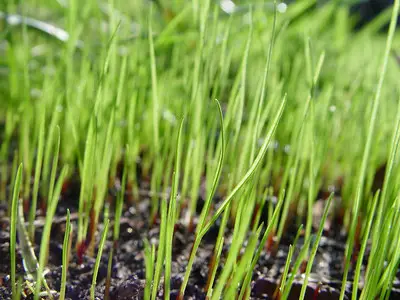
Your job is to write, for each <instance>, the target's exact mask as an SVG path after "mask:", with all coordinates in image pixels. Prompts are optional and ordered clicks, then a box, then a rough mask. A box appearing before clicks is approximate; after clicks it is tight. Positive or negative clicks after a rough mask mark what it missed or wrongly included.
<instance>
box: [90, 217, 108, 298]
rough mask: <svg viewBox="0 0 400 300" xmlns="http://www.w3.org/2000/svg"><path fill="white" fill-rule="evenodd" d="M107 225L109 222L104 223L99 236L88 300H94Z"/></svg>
mask: <svg viewBox="0 0 400 300" xmlns="http://www.w3.org/2000/svg"><path fill="white" fill-rule="evenodd" d="M109 223H110V220H106V221H105V223H104V229H103V233H102V234H101V240H100V243H99V250H98V251H97V256H96V262H95V264H94V269H93V277H92V285H91V286H90V300H94V299H95V297H94V295H95V294H94V293H95V289H96V282H97V274H98V273H99V267H100V261H101V256H102V254H103V248H104V244H105V243H106V239H107V233H108V225H109Z"/></svg>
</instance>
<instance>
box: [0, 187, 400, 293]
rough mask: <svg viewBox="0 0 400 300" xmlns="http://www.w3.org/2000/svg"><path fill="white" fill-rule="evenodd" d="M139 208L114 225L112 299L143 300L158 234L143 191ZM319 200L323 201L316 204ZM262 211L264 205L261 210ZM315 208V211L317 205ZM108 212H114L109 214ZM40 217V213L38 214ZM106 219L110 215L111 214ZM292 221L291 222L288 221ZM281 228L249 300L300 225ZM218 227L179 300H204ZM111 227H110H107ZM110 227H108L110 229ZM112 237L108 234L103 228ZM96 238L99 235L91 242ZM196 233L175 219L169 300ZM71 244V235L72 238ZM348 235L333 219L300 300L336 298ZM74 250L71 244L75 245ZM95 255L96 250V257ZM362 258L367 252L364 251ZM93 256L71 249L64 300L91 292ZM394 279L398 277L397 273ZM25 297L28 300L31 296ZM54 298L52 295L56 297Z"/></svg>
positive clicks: (55, 283)
mask: <svg viewBox="0 0 400 300" xmlns="http://www.w3.org/2000/svg"><path fill="white" fill-rule="evenodd" d="M78 187H79V185H77V183H75V184H70V185H69V188H68V189H64V192H63V194H62V198H61V199H60V202H59V207H58V208H57V216H56V217H55V219H54V220H53V227H52V232H51V241H50V256H49V262H48V267H47V269H46V272H47V273H46V280H47V283H48V284H49V286H50V288H51V289H53V290H55V291H59V290H60V285H61V265H62V241H63V237H64V231H65V213H66V209H67V208H69V209H70V210H71V219H72V222H73V223H74V227H75V228H76V222H77V210H78V207H77V203H78V201H77V199H78V195H79V188H78ZM113 195H114V196H115V190H114V191H110V197H113ZM141 195H142V196H141V199H140V201H138V202H137V203H138V204H133V205H130V206H129V207H125V208H124V212H123V215H122V217H121V222H120V238H119V241H118V246H117V248H116V251H115V252H114V256H113V268H112V276H111V285H110V291H109V292H110V293H109V295H110V299H111V300H124V299H142V298H143V292H144V283H145V267H144V256H143V249H144V244H143V240H144V239H145V238H147V239H148V240H149V241H150V242H151V243H155V244H157V240H158V236H159V229H158V228H159V220H156V222H155V224H154V225H153V226H151V227H150V226H149V222H148V220H149V212H150V207H149V206H150V199H149V197H147V196H146V192H143V193H141ZM321 201H323V200H321ZM198 202H199V207H198V209H199V211H200V210H201V207H202V203H203V202H204V199H203V197H201V196H200V199H199V201H198ZM265 207H267V205H266V206H265ZM316 210H317V207H316ZM111 211H112V209H111ZM6 212H7V206H6V205H0V257H1V259H0V300H1V299H10V294H11V287H10V279H9V274H10V266H9V261H10V254H9V221H8V218H7V213H6ZM38 215H39V216H40V215H42V213H41V212H40V211H38ZM262 215H263V218H262V221H267V220H266V218H267V214H266V212H264V213H263V214H262ZM43 219H44V218H43V216H42V217H39V218H38V219H37V221H36V236H35V241H34V247H35V252H36V255H37V256H38V254H39V253H38V246H37V245H39V244H40V239H41V232H42V228H43ZM111 220H112V216H111ZM292 221H293V222H292ZM292 221H291V222H289V224H291V225H290V226H288V227H287V228H286V231H285V234H284V236H283V238H282V240H281V242H280V244H279V247H278V248H276V249H275V250H274V249H273V247H270V248H269V249H268V248H267V247H266V248H265V249H264V251H263V253H262V255H261V257H260V259H259V261H258V263H257V265H256V267H255V270H254V272H253V278H252V284H251V299H274V295H276V292H277V288H278V286H279V280H280V277H281V274H282V272H283V269H284V265H285V262H286V257H287V253H288V250H289V245H290V244H291V243H293V240H294V237H295V234H296V232H297V229H298V226H297V225H296V224H298V225H299V224H300V222H302V221H303V220H297V222H296V221H295V220H292ZM218 224H219V223H218V222H216V224H215V225H214V226H213V227H212V228H211V229H210V231H209V232H208V233H207V234H206V236H205V237H204V239H203V242H202V244H201V246H200V248H199V250H198V253H197V258H196V260H195V262H194V265H193V269H192V273H191V277H190V280H189V284H188V286H187V289H186V293H185V297H184V298H185V299H205V295H206V292H205V291H204V288H205V285H206V283H207V277H208V266H209V263H210V259H211V256H212V253H213V251H214V242H215V239H216V237H217V234H218ZM111 226H113V223H112V222H111ZM110 228H112V227H110ZM101 230H102V225H99V228H98V232H101ZM109 232H111V230H109ZM230 234H231V229H228V232H227V233H226V236H227V237H229V235H230ZM97 238H99V237H97ZM193 239H194V235H193V233H190V232H188V226H187V225H186V223H184V222H183V220H180V221H179V222H178V223H177V225H176V228H175V235H174V245H173V263H172V279H171V294H170V296H171V299H176V298H177V296H178V293H179V288H180V285H181V282H182V279H183V275H184V272H185V269H186V265H187V260H188V257H189V254H190V250H191V247H192V243H193ZM73 241H75V237H74V238H73ZM303 242H304V238H303V237H302V236H300V238H299V242H298V244H297V245H296V251H295V253H294V258H295V256H296V255H297V253H298V252H299V250H300V248H301V246H302V245H303ZM345 242H346V236H345V235H344V234H342V232H341V225H340V220H338V219H334V220H331V225H330V228H329V230H326V231H324V235H323V237H322V239H321V242H320V246H319V249H318V252H317V255H316V257H315V262H314V266H313V269H312V273H311V275H310V279H309V285H308V287H307V292H306V297H305V299H311V300H318V299H339V294H340V287H341V279H342V272H343V261H344V255H343V253H344V250H345ZM112 246H113V243H112V241H111V238H109V239H108V241H107V242H106V244H105V248H104V251H103V256H102V260H101V264H100V269H99V273H98V278H97V287H96V299H104V293H105V281H106V276H107V263H108V255H109V251H110V249H111V247H112ZM73 247H74V245H73ZM228 252H229V245H226V246H225V247H224V248H223V252H222V264H223V260H224V257H226V255H227V253H228ZM94 253H97V249H95V252H94ZM366 255H368V251H367V253H366ZM94 262H95V258H93V257H89V256H88V255H86V254H84V255H83V256H82V257H78V256H77V254H76V252H75V251H74V252H73V254H72V257H71V260H70V265H69V269H68V277H67V290H66V297H67V299H72V300H75V299H89V289H90V285H91V281H92V274H93V267H94ZM17 274H19V275H20V276H23V274H24V269H23V264H22V258H21V254H20V253H19V251H17ZM352 276H353V274H352V273H351V272H350V273H349V277H348V284H347V289H346V297H345V298H346V299H350V298H351V290H352V279H353V278H352ZM398 278H400V274H398ZM301 286H302V279H301V275H299V276H298V277H297V278H296V280H295V281H294V283H293V286H292V289H291V293H290V295H289V299H298V297H299V295H300V290H301ZM27 294H28V296H27V297H26V299H33V297H32V295H29V292H27ZM56 298H57V297H56ZM159 299H163V288H162V286H160V290H159ZM391 299H400V281H399V280H396V282H395V283H394V286H393V290H392V294H391Z"/></svg>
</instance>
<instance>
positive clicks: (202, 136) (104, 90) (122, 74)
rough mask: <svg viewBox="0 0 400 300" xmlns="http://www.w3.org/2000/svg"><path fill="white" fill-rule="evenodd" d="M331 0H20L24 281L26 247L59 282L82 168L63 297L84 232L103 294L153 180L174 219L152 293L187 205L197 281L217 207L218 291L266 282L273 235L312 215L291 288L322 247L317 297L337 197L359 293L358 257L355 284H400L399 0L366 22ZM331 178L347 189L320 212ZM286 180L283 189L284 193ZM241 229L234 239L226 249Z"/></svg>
mask: <svg viewBox="0 0 400 300" xmlns="http://www.w3.org/2000/svg"><path fill="white" fill-rule="evenodd" d="M315 3H316V1H315V0H304V1H295V2H294V3H291V4H289V5H288V7H287V9H286V10H285V9H284V8H285V6H282V5H281V6H280V9H279V10H276V9H274V7H275V6H274V5H273V4H271V3H264V4H260V3H258V4H257V5H247V4H246V3H243V4H242V6H241V7H240V9H237V12H236V13H232V14H227V13H226V12H224V11H223V10H221V7H220V5H219V4H218V1H210V0H204V1H202V0H192V1H186V0H175V1H155V4H154V3H153V4H152V1H121V0H108V1H94V0H88V1H77V0H69V1H62V0H58V1H47V0H30V1H23V2H21V3H19V2H18V1H6V3H5V4H4V5H3V7H2V11H1V12H0V22H1V23H0V28H1V32H0V95H1V100H0V122H1V123H0V126H1V127H0V143H1V146H0V162H1V163H0V202H4V203H7V204H8V207H9V216H10V229H9V230H10V251H11V257H12V259H11V262H10V264H11V281H12V293H13V295H14V297H15V298H17V294H18V290H19V289H20V288H21V282H20V284H17V276H16V274H15V273H16V272H15V251H16V248H18V249H20V251H21V252H22V255H23V258H24V260H25V265H24V266H25V271H26V279H27V280H28V281H29V282H30V283H31V286H30V287H31V290H32V292H33V293H34V294H35V297H36V299H39V297H42V296H43V297H47V296H48V297H53V296H52V295H54V291H52V287H51V286H50V287H49V286H48V285H47V283H46V278H45V276H44V275H43V274H44V273H43V272H44V270H45V268H46V262H47V255H48V245H49V237H50V230H51V225H52V224H51V222H52V219H53V217H54V215H55V212H56V208H57V205H58V201H59V198H60V195H61V194H62V189H63V184H64V183H65V182H66V181H67V180H68V179H69V178H79V181H80V190H79V191H80V192H79V193H80V194H79V199H76V201H77V202H78V203H79V214H78V220H77V222H76V223H74V224H71V222H70V218H69V213H68V217H67V229H66V232H65V239H64V245H63V266H64V267H63V280H62V282H63V286H62V289H61V291H57V292H59V296H60V299H63V298H64V294H65V284H66V282H68V268H67V267H68V263H69V260H70V255H71V252H74V251H83V250H82V249H83V248H87V249H85V251H87V253H89V255H92V256H95V257H97V259H96V264H95V269H94V271H93V281H92V287H93V288H92V290H91V298H92V299H94V287H95V286H96V276H97V272H98V266H99V264H100V258H101V254H102V251H103V245H104V243H105V240H106V239H110V240H114V241H118V236H119V227H118V224H119V222H118V220H119V218H120V216H121V212H122V210H123V207H124V205H125V206H126V207H127V206H129V205H137V202H138V201H140V200H141V196H140V194H141V190H142V189H143V188H146V189H147V190H148V191H149V195H150V197H151V206H150V211H149V219H148V220H149V223H150V224H152V223H153V222H154V221H155V220H156V219H157V218H160V220H161V221H160V236H159V243H157V244H150V242H148V241H145V249H144V253H145V258H144V259H145V265H146V283H145V291H144V296H145V298H146V299H155V298H156V295H157V291H158V289H159V288H160V287H161V285H162V286H163V288H164V291H165V297H166V299H168V298H169V288H170V287H169V286H170V278H171V263H172V248H171V247H172V241H173V239H174V225H175V223H176V222H177V221H178V220H179V219H181V220H182V221H183V222H184V224H186V226H187V230H188V231H189V232H192V233H193V235H195V239H194V244H193V250H192V252H191V254H190V257H188V258H187V259H188V267H187V271H186V274H185V277H184V280H183V284H182V286H181V290H180V297H181V299H184V293H185V288H186V284H187V283H188V280H189V277H190V272H191V267H192V264H193V262H194V260H195V259H196V250H197V249H198V247H199V245H200V244H201V242H202V238H203V237H204V235H205V234H206V233H207V231H208V230H209V229H210V227H211V226H212V225H213V224H214V223H215V222H216V221H217V219H220V220H221V221H220V225H219V234H218V238H217V240H216V241H215V250H214V256H213V258H212V260H213V264H212V266H213V269H212V271H211V272H210V274H211V275H210V278H209V279H210V280H209V282H208V284H207V286H208V289H207V290H206V291H205V292H206V293H207V296H208V297H209V298H210V299H220V298H221V297H223V298H224V299H234V297H235V296H238V297H239V298H240V299H245V298H248V297H249V296H250V294H249V292H250V286H251V279H252V271H253V269H254V266H255V264H256V263H257V260H258V258H259V256H260V255H262V253H263V251H264V246H265V244H266V243H267V240H269V239H272V240H273V243H274V245H275V246H274V247H279V243H280V240H281V238H282V236H283V235H284V232H285V229H286V226H285V225H286V224H287V223H288V222H295V223H296V222H297V225H298V227H299V228H300V229H299V231H298V235H297V236H299V235H304V239H305V243H304V244H303V246H302V248H301V251H299V253H297V254H296V255H294V251H293V248H291V251H289V254H288V258H287V265H286V267H285V270H284V273H283V274H282V279H281V286H280V291H279V293H280V299H286V297H287V296H288V294H289V292H290V289H291V285H292V283H293V281H294V279H295V276H296V274H297V273H298V272H299V270H300V266H301V264H302V263H303V262H304V261H308V263H307V267H306V269H305V270H304V277H303V279H304V284H303V289H302V291H301V295H302V296H301V297H304V293H305V288H306V286H307V281H308V276H309V274H310V272H311V267H312V265H313V258H314V256H315V253H316V251H317V247H318V242H319V240H320V238H321V236H322V234H323V228H324V222H325V221H326V219H329V218H330V219H332V218H333V215H334V214H342V215H343V230H344V231H345V232H346V233H347V237H348V238H347V248H346V253H345V261H344V262H343V263H344V272H343V285H342V289H341V297H342V298H343V297H344V292H345V288H346V283H347V274H348V272H349V270H350V269H351V270H354V272H355V273H354V274H355V280H354V282H355V283H356V284H354V285H353V293H352V297H353V298H354V299H356V298H357V297H361V299H374V298H375V297H381V298H380V299H385V297H388V296H389V294H390V291H391V284H392V282H393V279H394V278H395V276H396V272H397V269H398V264H399V261H400V260H399V259H400V251H399V249H400V222H399V218H400V202H399V201H400V199H399V196H400V194H399V188H400V172H397V171H396V170H398V168H399V154H398V145H399V139H400V84H399V83H400V82H399V78H400V65H399V64H398V61H396V56H397V55H398V54H397V53H398V52H399V53H400V36H399V33H398V32H395V23H396V16H397V15H398V11H399V1H398V0H396V1H395V4H394V7H392V8H390V9H388V10H387V11H385V12H384V13H383V14H382V15H380V16H379V17H378V18H377V19H375V20H374V21H372V22H371V23H369V24H368V25H367V26H365V27H363V28H362V29H361V30H359V31H357V32H355V31H353V30H352V27H353V24H354V23H355V19H354V16H350V15H349V9H348V6H347V5H346V4H344V3H341V2H340V1H330V2H328V3H325V4H324V5H317V6H316V5H315ZM391 16H392V18H391ZM390 20H391V21H390ZM389 21H390V28H389V31H388V34H385V33H386V31H385V32H384V33H383V32H382V31H381V28H382V26H383V25H385V24H387V23H388V22H389ZM396 49H397V50H396ZM396 51H398V52H396ZM397 58H398V56H397ZM215 99H217V101H215ZM384 164H385V165H386V168H385V176H384V181H383V185H382V186H381V187H379V189H378V191H376V189H374V177H375V173H376V170H377V169H378V168H379V167H380V166H382V165H384ZM121 166H122V171H121ZM142 181H143V182H146V183H148V185H147V186H146V185H143V184H142ZM115 185H118V186H120V188H119V192H118V195H117V197H116V200H115V201H113V203H109V202H111V200H110V199H111V198H110V197H109V195H108V190H109V187H110V186H115ZM143 186H145V187H143ZM319 191H330V192H334V191H336V192H335V193H332V194H331V195H330V196H329V198H328V200H327V201H326V203H327V204H326V205H325V206H324V207H325V209H324V212H323V214H322V213H321V215H320V216H319V218H318V219H316V216H315V215H314V214H313V211H314V209H313V208H314V206H315V203H316V201H317V200H318V195H319V194H320V193H319ZM201 193H204V194H205V199H206V200H205V202H204V205H203V206H202V211H201V213H200V214H198V213H197V212H196V207H197V204H198V203H197V201H198V198H199V194H201ZM127 195H129V197H128V196H127ZM217 196H218V197H217ZM272 196H275V197H276V198H277V201H276V204H273V203H272V201H267V200H268V199H271V198H272ZM220 198H222V200H220V201H218V202H216V199H220ZM19 199H21V201H19ZM22 203H25V204H26V205H25V208H28V209H25V211H23V208H22V205H23V204H22ZM109 204H111V205H109ZM264 205H266V206H268V219H267V220H263V219H262V217H261V211H262V208H263V207H264ZM39 208H40V209H41V215H40V216H38V215H37V212H38V209H39ZM110 209H112V211H110ZM44 210H45V211H44ZM111 217H112V219H113V220H115V222H114V223H113V224H114V225H113V227H111V226H109V221H108V219H109V218H111ZM24 218H27V222H26V223H25V221H24ZM37 218H45V225H44V228H43V236H42V241H41V244H40V255H39V257H38V258H36V256H35V254H34V253H32V250H31V248H32V245H31V242H32V240H33V236H34V234H35V226H34V222H35V220H36V219H37ZM101 220H104V222H103V221H101ZM262 222H264V223H262ZM313 222H314V223H315V222H316V223H317V224H319V226H317V227H318V230H315V228H314V229H313ZM103 223H104V224H103ZM302 223H304V226H302V225H301V224H302ZM110 224H111V223H110ZM259 224H261V225H259ZM227 228H231V230H232V236H231V237H230V238H229V239H225V237H224V235H225V231H226V229H227ZM111 231H112V234H111ZM17 232H18V245H17V242H16V236H17ZM72 232H76V239H72V237H73V236H74V237H75V234H74V235H73V234H72ZM296 241H297V238H296V239H295V240H294V241H293V247H295V246H296ZM226 243H230V250H229V253H228V254H227V255H226V257H221V253H222V248H223V246H224V244H226ZM114 244H115V245H117V243H114ZM367 247H369V256H368V262H367V264H366V265H365V264H364V265H363V259H365V257H364V254H365V252H366V249H367ZM96 249H98V252H97V253H95V250H96ZM354 249H357V253H356V254H354V253H353V250H354ZM112 251H113V250H112ZM112 251H111V252H110V253H109V257H110V258H111V257H112V255H113V252H112ZM239 254H240V255H239ZM352 258H354V259H352ZM219 265H223V269H222V271H220V272H217V267H218V266H219ZM110 270H111V259H110V260H109V272H110ZM361 274H363V276H361ZM28 275H29V276H28ZM360 277H363V280H362V281H361V279H360ZM227 282H229V284H227ZM357 287H360V288H361V289H362V292H361V295H359V294H358V295H357V292H358V290H357Z"/></svg>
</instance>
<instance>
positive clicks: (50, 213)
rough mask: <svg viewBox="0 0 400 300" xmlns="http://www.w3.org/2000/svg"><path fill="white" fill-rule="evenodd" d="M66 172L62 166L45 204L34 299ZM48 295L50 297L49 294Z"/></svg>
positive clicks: (41, 276) (40, 280)
mask: <svg viewBox="0 0 400 300" xmlns="http://www.w3.org/2000/svg"><path fill="white" fill-rule="evenodd" d="M67 174H68V166H64V167H63V168H62V170H61V173H60V176H59V177H58V180H57V183H56V186H55V188H54V192H53V199H51V200H49V205H48V206H47V212H46V220H45V223H44V227H43V233H42V240H41V242H40V255H39V268H38V270H37V277H36V287H35V295H34V299H35V300H38V299H39V294H40V290H41V286H42V280H43V278H44V275H43V271H44V267H45V263H46V261H47V257H48V248H49V242H50V232H51V226H52V222H53V218H54V215H55V212H56V208H57V204H58V200H59V197H60V193H61V188H62V185H63V183H64V180H65V178H66V176H67ZM49 296H50V297H51V294H50V295H49Z"/></svg>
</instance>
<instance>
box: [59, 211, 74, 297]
mask: <svg viewBox="0 0 400 300" xmlns="http://www.w3.org/2000/svg"><path fill="white" fill-rule="evenodd" d="M72 230H73V227H72V224H71V216H70V213H69V210H67V221H66V222H65V233H64V242H63V253H62V273H61V288H60V300H64V299H65V288H66V286H67V272H68V265H69V259H70V255H71V241H72V239H71V235H72Z"/></svg>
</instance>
